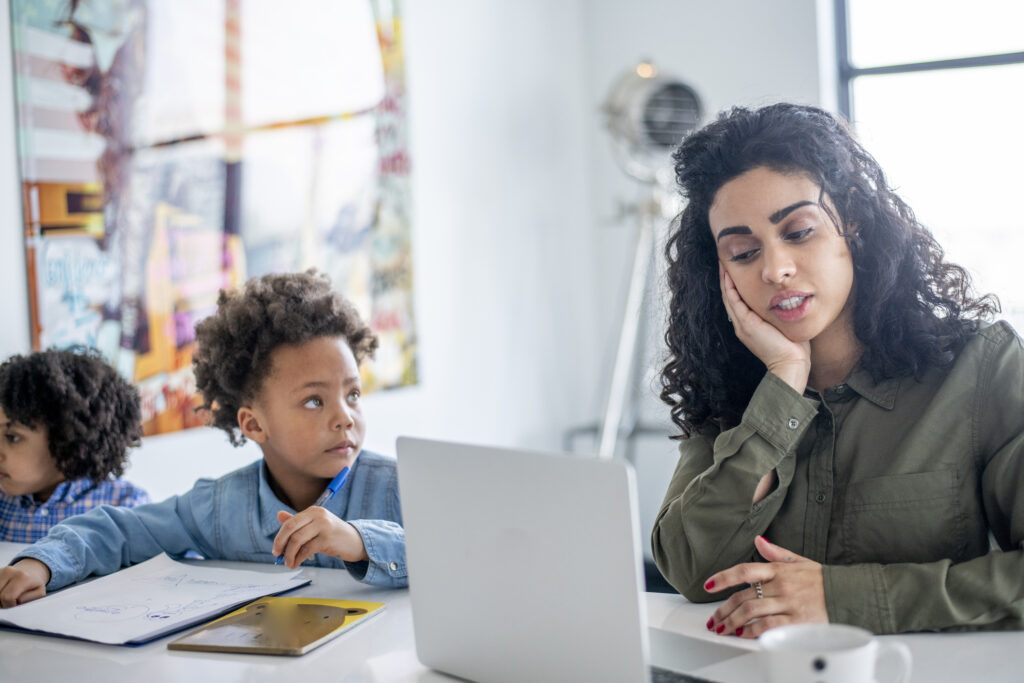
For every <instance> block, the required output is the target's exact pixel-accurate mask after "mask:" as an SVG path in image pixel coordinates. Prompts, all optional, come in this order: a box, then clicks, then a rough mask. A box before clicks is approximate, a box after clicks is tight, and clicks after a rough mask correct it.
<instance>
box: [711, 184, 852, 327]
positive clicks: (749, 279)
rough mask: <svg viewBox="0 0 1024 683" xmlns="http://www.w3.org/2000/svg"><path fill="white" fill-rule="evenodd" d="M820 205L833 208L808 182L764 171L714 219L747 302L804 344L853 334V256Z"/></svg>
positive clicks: (723, 198) (717, 201)
mask: <svg viewBox="0 0 1024 683" xmlns="http://www.w3.org/2000/svg"><path fill="white" fill-rule="evenodd" d="M819 201H820V202H830V200H829V198H828V196H827V195H824V194H823V193H822V192H821V188H820V187H819V185H818V184H817V183H815V182H814V181H813V180H811V179H810V178H809V177H808V176H806V175H804V174H802V173H779V172H777V171H773V170H771V169H769V168H767V167H764V166H759V167H757V168H754V169H752V170H750V171H747V172H746V173H743V174H742V175H740V176H737V177H736V178H733V179H732V180H730V181H729V182H727V183H726V184H725V185H723V186H722V187H721V188H720V189H719V190H718V192H717V193H715V197H714V200H713V201H712V204H711V209H710V210H709V211H708V222H709V223H710V225H711V234H712V237H713V238H714V240H715V244H716V245H717V249H718V258H719V260H720V261H721V262H722V264H723V265H724V266H725V270H726V271H727V272H728V273H729V276H730V277H731V278H732V280H733V282H735V283H736V289H737V291H739V293H740V296H741V297H742V298H743V300H744V301H745V302H746V304H747V306H749V307H750V309H751V310H752V311H754V312H755V313H757V315H759V316H761V318H763V319H764V320H767V321H768V322H769V323H771V324H772V325H773V326H774V327H776V328H777V329H778V330H779V331H781V332H782V333H783V334H784V335H786V337H788V338H789V339H791V340H793V341H796V342H802V341H810V340H813V339H816V338H819V337H820V336H821V335H822V334H823V333H826V332H830V333H831V332H835V331H843V332H849V331H851V330H852V326H851V325H850V318H851V315H852V297H851V292H852V290H853V261H852V259H851V257H850V249H849V246H848V245H847V244H846V240H845V239H844V238H843V237H842V236H840V234H839V231H837V230H836V226H835V224H834V223H833V222H832V220H831V219H830V218H829V216H828V214H826V213H825V211H824V209H823V208H822V206H821V205H820V204H819ZM829 208H830V209H832V207H831V206H830V207H829ZM832 213H833V214H835V211H834V210H833V211H832ZM839 228H840V231H841V230H842V225H840V226H839ZM837 323H838V324H837Z"/></svg>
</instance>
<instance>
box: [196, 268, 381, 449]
mask: <svg viewBox="0 0 1024 683" xmlns="http://www.w3.org/2000/svg"><path fill="white" fill-rule="evenodd" d="M320 337H344V338H345V340H346V341H347V342H348V345H349V347H350V348H351V349H352V354H353V355H354V356H355V358H356V362H357V363H362V362H363V360H364V359H365V358H366V357H368V356H372V355H373V352H374V351H375V350H376V349H377V337H376V335H374V334H373V331H372V330H371V329H370V328H369V327H368V326H367V325H366V324H365V323H364V322H363V321H362V319H361V318H360V317H359V313H358V312H357V311H356V309H355V306H353V305H352V304H351V303H349V302H348V301H346V300H345V299H344V298H342V296H341V295H340V294H338V293H337V292H335V291H334V290H333V289H331V281H330V279H329V278H328V277H327V276H326V275H323V274H321V273H317V272H316V271H315V270H309V271H307V272H305V273H286V274H270V275H264V276H263V277H260V278H253V279H251V280H249V281H248V282H246V283H245V287H244V288H243V289H242V290H241V291H239V292H226V291H224V290H221V293H220V297H219V298H218V299H217V312H216V313H214V314H213V315H212V316H210V317H209V318H206V319H205V320H203V321H201V322H200V323H199V324H198V325H196V346H197V348H196V352H195V354H194V356H193V357H192V367H193V369H194V370H195V375H196V388H197V389H198V390H199V393H200V394H201V395H202V399H203V403H202V405H200V406H199V410H209V411H210V421H209V424H211V425H212V426H214V427H219V428H220V429H223V430H224V431H225V432H227V435H228V438H229V439H230V440H231V443H232V445H235V446H241V445H242V444H243V443H245V437H244V436H242V432H241V430H240V429H239V427H238V418H237V415H238V409H239V408H241V407H242V406H243V405H245V404H246V403H247V402H248V401H251V400H252V399H253V398H254V397H255V395H256V394H257V393H258V392H259V390H260V387H261V386H262V384H263V380H264V379H266V377H267V375H268V374H269V373H270V369H271V368H270V355H271V353H272V352H273V351H274V349H276V348H277V347H278V346H280V345H282V344H302V343H304V342H307V341H310V340H312V339H317V338H320Z"/></svg>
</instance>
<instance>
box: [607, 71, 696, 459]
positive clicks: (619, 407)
mask: <svg viewBox="0 0 1024 683" xmlns="http://www.w3.org/2000/svg"><path fill="white" fill-rule="evenodd" d="M603 111H604V113H605V115H606V117H607V120H606V125H607V128H608V131H609V133H610V134H611V137H612V143H613V150H614V152H615V157H616V161H617V162H618V164H619V166H620V167H621V168H622V170H623V171H625V172H626V174H628V175H629V176H631V177H632V178H634V179H636V180H638V181H640V182H641V183H642V184H643V185H645V186H647V187H648V188H649V192H648V193H647V195H646V197H645V198H644V199H642V200H640V201H638V202H636V203H634V204H633V205H631V206H629V207H628V210H627V213H628V214H630V215H633V216H636V218H637V220H638V229H637V233H636V244H635V247H634V252H633V267H632V271H631V273H630V277H629V289H628V292H627V295H626V304H625V308H624V310H623V313H622V325H621V328H620V332H619V338H618V344H617V348H616V353H615V363H614V365H613V368H612V373H611V378H610V381H609V385H608V397H607V403H606V404H605V411H604V418H603V420H602V421H601V425H600V438H599V441H598V457H599V458H611V457H613V456H614V455H615V450H616V446H617V444H618V442H619V438H620V436H621V435H622V420H623V415H624V411H625V409H626V404H627V401H628V400H629V398H630V394H631V392H632V391H633V390H634V389H635V387H636V378H635V377H634V374H635V372H636V370H637V366H638V358H637V354H638V341H639V337H640V331H641V318H642V309H643V302H644V298H645V296H646V295H647V294H648V292H649V291H650V290H651V289H652V285H651V282H652V279H653V277H654V275H653V274H652V272H651V271H652V266H653V265H654V263H655V262H656V258H655V244H656V243H657V244H663V243H664V239H657V238H658V237H659V236H661V237H663V235H664V230H665V228H666V227H667V225H668V222H669V221H670V220H671V219H672V217H673V216H674V215H675V214H676V213H678V211H679V210H680V207H679V203H678V196H677V193H676V192H675V188H674V179H673V172H672V161H671V152H672V150H674V149H675V148H676V146H678V145H679V143H680V141H681V140H682V139H683V137H684V136H686V135H687V134H688V133H690V132H692V131H693V130H694V129H696V127H697V126H698V125H699V124H700V121H701V118H702V116H703V110H702V106H701V103H700V99H699V98H698V97H697V94H696V93H695V92H694V91H693V89H692V88H690V87H689V86H688V85H686V84H685V83H683V82H681V81H679V80H678V79H675V78H673V77H671V76H667V75H664V74H661V73H659V72H658V70H657V69H656V68H655V67H654V65H653V64H651V63H650V62H649V61H642V62H640V63H639V64H637V65H636V66H635V67H633V68H632V69H630V70H629V71H627V72H625V73H624V74H622V76H620V77H619V78H618V80H616V82H615V83H614V84H613V86H612V89H611V91H610V92H609V94H608V98H607V99H606V101H605V104H604V107H603ZM636 431H637V425H636V424H634V425H633V426H632V427H631V429H630V431H629V436H630V437H632V436H633V435H634V434H635V433H636Z"/></svg>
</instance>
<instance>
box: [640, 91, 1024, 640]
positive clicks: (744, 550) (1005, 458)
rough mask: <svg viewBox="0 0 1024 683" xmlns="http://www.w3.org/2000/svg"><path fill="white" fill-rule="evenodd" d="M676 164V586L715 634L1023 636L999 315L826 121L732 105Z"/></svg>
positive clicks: (1010, 336) (668, 374)
mask: <svg viewBox="0 0 1024 683" xmlns="http://www.w3.org/2000/svg"><path fill="white" fill-rule="evenodd" d="M675 160H676V176H677V179H678V182H679V184H680V186H681V188H682V192H683V194H684V196H685V197H686V198H687V199H688V202H689V203H688V205H687V207H686V209H685V210H684V211H683V213H682V215H681V217H680V222H679V226H678V230H677V231H676V232H675V233H674V234H673V235H672V237H671V239H670V240H669V243H668V248H667V251H668V257H669V283H670V287H671V290H672V300H671V305H670V320H669V328H668V332H667V333H666V335H665V337H666V340H667V342H668V345H669V350H670V358H669V362H668V363H667V364H666V366H665V369H664V371H663V375H662V384H663V391H662V398H663V399H664V400H665V401H666V402H667V403H669V404H670V405H671V406H672V419H673V421H674V422H675V424H676V425H678V426H679V428H680V430H681V431H682V435H681V437H680V438H681V443H680V458H679V464H678V466H677V468H676V472H675V474H674V475H673V478H672V481H671V484H670V485H669V489H668V492H667V494H666V497H665V502H664V504H663V506H662V509H661V512H660V513H659V516H658V520H657V522H656V523H655V528H654V533H653V538H652V543H653V549H654V556H655V558H656V560H657V563H658V566H659V567H660V569H661V571H662V573H663V574H664V575H665V576H666V578H667V579H668V580H669V581H670V582H671V583H672V585H674V586H675V587H676V588H677V589H679V591H680V592H682V593H683V594H684V595H685V596H686V597H687V598H689V599H690V600H693V601H700V602H703V601H711V600H721V599H723V598H728V599H726V600H725V601H724V602H723V603H722V604H721V605H719V606H718V609H716V610H715V612H714V613H713V614H712V615H711V618H710V619H709V620H708V623H707V626H708V628H709V629H712V630H714V631H716V632H718V633H720V634H722V635H737V636H741V637H744V638H756V637H757V636H759V635H760V634H761V633H763V632H764V631H765V630H767V629H769V628H773V627H775V626H779V625H782V624H787V623H794V622H824V621H833V622H842V623H849V624H855V625H858V626H863V627H865V628H868V629H870V630H872V631H874V632H875V633H894V632H903V631H922V630H948V629H961V628H992V629H995V628H1022V627H1024V551H1022V550H1021V547H1022V546H1021V542H1022V539H1024V496H1018V495H1017V492H1018V490H1020V488H1021V485H1022V483H1024V455H1022V454H1024V351H1022V347H1021V344H1020V341H1019V340H1018V338H1017V336H1016V334H1015V333H1014V331H1013V329H1012V328H1011V327H1010V326H1009V325H1008V324H1006V323H1005V322H1000V323H996V324H994V325H989V324H986V323H985V322H983V321H984V319H986V318H988V317H990V316H991V315H992V314H994V313H995V312H997V311H998V302H997V301H995V299H994V298H992V297H990V296H985V297H976V296H974V295H973V294H972V292H971V288H970V279H969V277H968V275H967V273H966V272H965V271H964V270H963V269H962V268H960V267H959V266H957V265H954V264H950V263H946V262H945V261H944V260H943V252H942V249H941V248H940V247H939V245H938V244H937V243H936V242H935V240H934V238H933V237H932V236H931V234H930V233H929V232H928V231H927V230H926V229H925V228H924V227H923V226H921V224H920V223H918V222H917V220H916V219H915V218H914V214H913V212H912V211H911V210H910V208H909V207H908V206H907V205H906V204H904V203H903V201H902V200H900V198H899V197H897V196H896V195H895V194H894V193H893V192H892V191H891V190H890V189H889V187H888V185H887V184H886V181H885V176H884V175H883V173H882V171H881V169H880V168H879V167H878V164H877V163H876V162H875V160H874V159H873V158H872V157H871V156H870V155H869V154H868V153H867V152H866V151H864V149H863V148H862V147H861V146H860V145H859V144H858V143H857V142H856V141H855V140H854V139H853V137H852V136H851V134H850V132H849V130H848V129H847V127H846V126H845V125H844V124H843V123H842V122H840V121H838V120H836V119H835V118H833V117H832V116H831V115H829V114H828V113H826V112H824V111H821V110H819V109H816V108H813V107H805V106H797V105H791V104H778V105H773V106H769V107H765V108H763V109H759V110H755V111H750V110H747V109H741V108H737V109H734V110H732V111H731V112H728V113H726V114H723V115H722V116H721V117H720V118H719V120H718V121H716V122H714V123H712V124H710V125H708V126H706V127H705V128H703V129H702V130H700V131H698V132H696V133H695V134H693V135H691V136H690V137H689V138H687V139H686V140H685V141H684V142H683V144H682V145H681V146H680V148H679V150H678V151H677V152H676V154H675ZM990 532H991V534H992V536H993V537H994V539H995V541H996V542H997V543H998V546H999V548H1000V550H994V549H990V543H989V533H990ZM766 538H767V539H771V542H769V541H768V540H766Z"/></svg>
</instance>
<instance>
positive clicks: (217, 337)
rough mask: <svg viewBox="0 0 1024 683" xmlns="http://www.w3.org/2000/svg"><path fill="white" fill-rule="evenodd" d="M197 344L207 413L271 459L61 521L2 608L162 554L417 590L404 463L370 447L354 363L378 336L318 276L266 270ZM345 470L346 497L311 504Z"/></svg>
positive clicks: (229, 296) (8, 590) (31, 550)
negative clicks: (402, 493)
mask: <svg viewBox="0 0 1024 683" xmlns="http://www.w3.org/2000/svg"><path fill="white" fill-rule="evenodd" d="M196 345H197V348H196V352H195V355H194V358H193V366H194V369H195V374H196V384H197V387H198V389H199V392H200V394H201V395H202V398H203V403H202V406H201V408H200V409H201V410H203V411H204V412H206V413H207V414H208V416H209V423H210V424H211V425H212V426H215V427H218V428H220V429H223V430H224V431H225V432H226V433H227V435H228V438H229V439H230V441H231V443H232V444H234V445H236V446H238V445H241V444H242V443H243V442H244V441H245V440H246V439H250V440H252V441H254V442H255V443H256V444H258V445H259V447H260V449H261V450H262V452H263V458H262V459H260V460H257V461H256V462H253V463H251V464H250V465H247V466H245V467H243V468H241V469H238V470H235V471H234V472H231V473H229V474H226V475H224V476H223V477H220V478H219V479H200V480H199V481H197V482H196V484H195V486H193V488H192V489H191V490H189V491H187V492H186V493H183V494H181V495H178V496H172V497H171V498H169V499H167V500H165V501H163V502H161V503H154V504H150V505H143V506H140V507H137V508H133V509H118V508H110V507H105V508H99V509H96V510H93V511H92V512H90V513H87V514H85V515H80V516H78V517H73V518H71V519H68V520H66V521H65V522H64V523H63V524H58V525H57V526H55V527H54V528H53V529H52V530H51V532H50V533H49V534H48V535H47V536H46V537H45V538H43V539H42V540H40V541H39V542H38V543H36V544H34V545H32V546H30V547H28V548H26V549H25V550H24V551H23V552H22V553H20V554H19V555H18V556H16V557H15V559H14V562H13V563H12V565H11V566H10V567H6V568H4V569H2V570H0V606H3V607H9V606H12V605H16V604H20V603H22V602H26V601H28V600H32V599H35V598H38V597H41V596H42V595H44V594H45V592H46V591H52V590H56V589H58V588H61V587H62V586H66V585H68V584H70V583H73V582H75V581H80V580H82V579H84V578H86V577H87V576H90V575H96V574H98V575H102V574H109V573H110V572H114V571H117V570H118V569H120V568H121V567H122V566H126V565H130V564H134V563H138V562H142V561H144V560H147V559H149V558H151V557H153V556H155V555H158V554H159V553H161V552H166V553H168V554H170V555H184V554H185V553H189V552H192V553H198V554H199V555H202V556H204V557H206V558H208V559H221V560H243V561H249V562H265V563H269V562H274V561H275V559H276V558H280V559H282V560H283V561H284V563H285V564H286V565H287V566H288V567H292V568H294V567H297V566H298V565H300V564H303V563H306V564H311V565H314V566H320V567H336V568H345V569H347V570H348V572H349V573H350V574H351V575H352V576H353V577H354V578H356V579H357V580H360V581H363V582H365V583H369V584H373V585H378V586H395V587H399V586H406V585H408V579H407V575H406V563H405V532H404V530H403V529H402V516H401V508H400V506H399V503H398V478H397V472H396V468H395V461H394V459H393V458H388V457H384V456H382V455H377V454H376V453H370V452H368V451H363V450H362V443H363V436H364V433H365V429H366V422H365V418H364V417H363V414H362V408H361V405H360V398H361V394H362V388H361V383H360V377H359V363H360V362H361V361H362V360H364V359H365V358H366V357H367V356H369V355H370V354H371V353H372V352H373V351H374V350H375V349H376V346H377V339H376V337H375V336H374V335H373V333H372V332H371V331H370V329H369V328H368V327H367V326H366V325H365V324H364V323H363V322H362V320H361V319H360V318H359V315H358V313H357V312H356V310H355V308H354V307H353V306H352V304H350V303H349V302H347V301H345V300H344V299H343V298H342V297H341V296H339V295H338V294H337V293H335V292H334V291H333V290H332V289H331V286H330V281H329V280H328V279H327V277H326V276H323V275H319V274H317V273H316V272H315V271H310V272H307V273H291V274H283V275H281V274H275V275H266V276H263V277H260V278H256V279H252V280H249V281H248V282H247V283H246V284H245V287H244V289H243V290H242V291H240V292H233V293H228V292H221V295H220V298H219V300H218V304H217V311H216V313H215V314H214V315H213V316H211V317H210V318H207V319H206V320H204V321H202V322H200V323H199V324H198V325H197V326H196ZM346 467H347V468H349V473H348V478H347V480H346V483H345V485H344V486H343V487H342V488H341V489H340V490H339V491H338V492H337V495H335V496H334V497H333V498H331V499H330V500H328V501H327V502H325V503H323V505H322V507H321V506H317V505H314V504H313V503H314V502H315V501H316V500H317V498H318V497H319V496H320V494H321V493H322V492H323V491H324V490H325V487H326V486H327V485H328V484H329V483H330V482H331V481H332V479H334V477H335V476H336V475H338V474H339V473H340V472H341V471H342V470H343V469H344V468H346Z"/></svg>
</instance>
